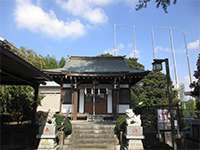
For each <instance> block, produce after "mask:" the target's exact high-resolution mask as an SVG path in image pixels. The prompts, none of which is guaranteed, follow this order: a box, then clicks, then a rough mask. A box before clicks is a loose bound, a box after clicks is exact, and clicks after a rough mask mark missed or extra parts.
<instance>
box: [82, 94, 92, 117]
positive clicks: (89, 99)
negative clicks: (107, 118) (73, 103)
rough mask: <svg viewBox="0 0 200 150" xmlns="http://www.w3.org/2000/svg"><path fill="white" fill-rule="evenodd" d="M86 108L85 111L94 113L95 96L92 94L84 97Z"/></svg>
mask: <svg viewBox="0 0 200 150" xmlns="http://www.w3.org/2000/svg"><path fill="white" fill-rule="evenodd" d="M84 110H85V113H90V114H92V113H93V96H92V94H87V95H85V97H84Z"/></svg>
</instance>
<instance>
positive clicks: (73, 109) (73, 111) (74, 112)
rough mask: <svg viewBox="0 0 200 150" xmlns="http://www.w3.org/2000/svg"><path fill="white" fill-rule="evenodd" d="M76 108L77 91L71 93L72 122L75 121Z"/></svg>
mask: <svg viewBox="0 0 200 150" xmlns="http://www.w3.org/2000/svg"><path fill="white" fill-rule="evenodd" d="M77 107H78V91H77V89H73V91H72V120H77Z"/></svg>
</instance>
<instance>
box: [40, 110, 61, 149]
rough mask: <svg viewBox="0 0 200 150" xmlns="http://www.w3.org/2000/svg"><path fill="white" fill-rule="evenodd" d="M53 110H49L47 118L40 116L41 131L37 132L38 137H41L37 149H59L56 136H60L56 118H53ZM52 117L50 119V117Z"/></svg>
mask: <svg viewBox="0 0 200 150" xmlns="http://www.w3.org/2000/svg"><path fill="white" fill-rule="evenodd" d="M52 116H53V115H52V114H51V112H48V116H47V118H46V119H47V120H48V121H46V119H44V118H43V115H41V118H38V119H39V120H38V121H39V122H40V124H39V125H40V126H39V133H38V134H37V136H36V138H37V139H39V144H38V147H37V150H45V149H46V150H58V149H59V145H58V144H57V142H56V138H57V136H58V134H57V130H56V125H55V119H53V118H52ZM48 118H50V119H48Z"/></svg>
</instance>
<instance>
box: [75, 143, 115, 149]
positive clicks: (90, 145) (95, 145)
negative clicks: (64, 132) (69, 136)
mask: <svg viewBox="0 0 200 150" xmlns="http://www.w3.org/2000/svg"><path fill="white" fill-rule="evenodd" d="M111 146H112V147H114V143H113V144H111V143H110V144H108V143H78V144H76V145H72V148H104V149H106V148H109V147H111Z"/></svg>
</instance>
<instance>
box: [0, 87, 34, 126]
mask: <svg viewBox="0 0 200 150" xmlns="http://www.w3.org/2000/svg"><path fill="white" fill-rule="evenodd" d="M33 97H34V96H33V89H32V88H31V87H30V86H0V103H1V106H2V107H1V108H0V113H2V114H4V113H6V114H10V116H11V118H12V120H13V121H18V122H19V121H22V120H26V119H30V116H31V112H32V106H33V103H34V102H33Z"/></svg>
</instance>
